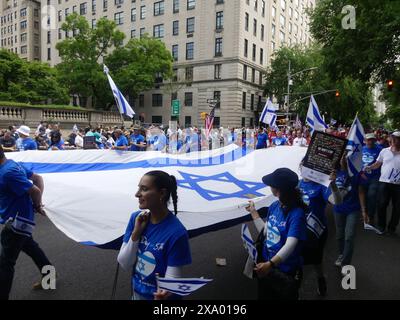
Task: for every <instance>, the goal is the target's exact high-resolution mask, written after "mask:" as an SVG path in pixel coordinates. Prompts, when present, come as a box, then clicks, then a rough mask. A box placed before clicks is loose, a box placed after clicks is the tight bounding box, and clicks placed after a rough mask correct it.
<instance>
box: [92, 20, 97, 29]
mask: <svg viewBox="0 0 400 320" xmlns="http://www.w3.org/2000/svg"><path fill="white" fill-rule="evenodd" d="M94 28H96V19H92V29H94Z"/></svg>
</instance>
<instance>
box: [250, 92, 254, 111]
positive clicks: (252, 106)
mask: <svg viewBox="0 0 400 320" xmlns="http://www.w3.org/2000/svg"><path fill="white" fill-rule="evenodd" d="M250 110H251V111H254V94H253V93H252V94H251V96H250Z"/></svg>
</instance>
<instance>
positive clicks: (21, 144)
mask: <svg viewBox="0 0 400 320" xmlns="http://www.w3.org/2000/svg"><path fill="white" fill-rule="evenodd" d="M16 146H17V149H18V150H19V151H26V150H37V143H36V141H34V140H32V139H31V138H25V139H22V138H19V139H18V140H17V142H16Z"/></svg>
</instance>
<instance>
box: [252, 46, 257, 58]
mask: <svg viewBox="0 0 400 320" xmlns="http://www.w3.org/2000/svg"><path fill="white" fill-rule="evenodd" d="M256 54H257V46H256V45H255V44H253V56H252V58H253V61H256Z"/></svg>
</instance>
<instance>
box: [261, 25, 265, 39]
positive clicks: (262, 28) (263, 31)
mask: <svg viewBox="0 0 400 320" xmlns="http://www.w3.org/2000/svg"><path fill="white" fill-rule="evenodd" d="M264 33H265V28H264V25H263V24H262V25H261V41H264V36H265V35H264Z"/></svg>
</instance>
